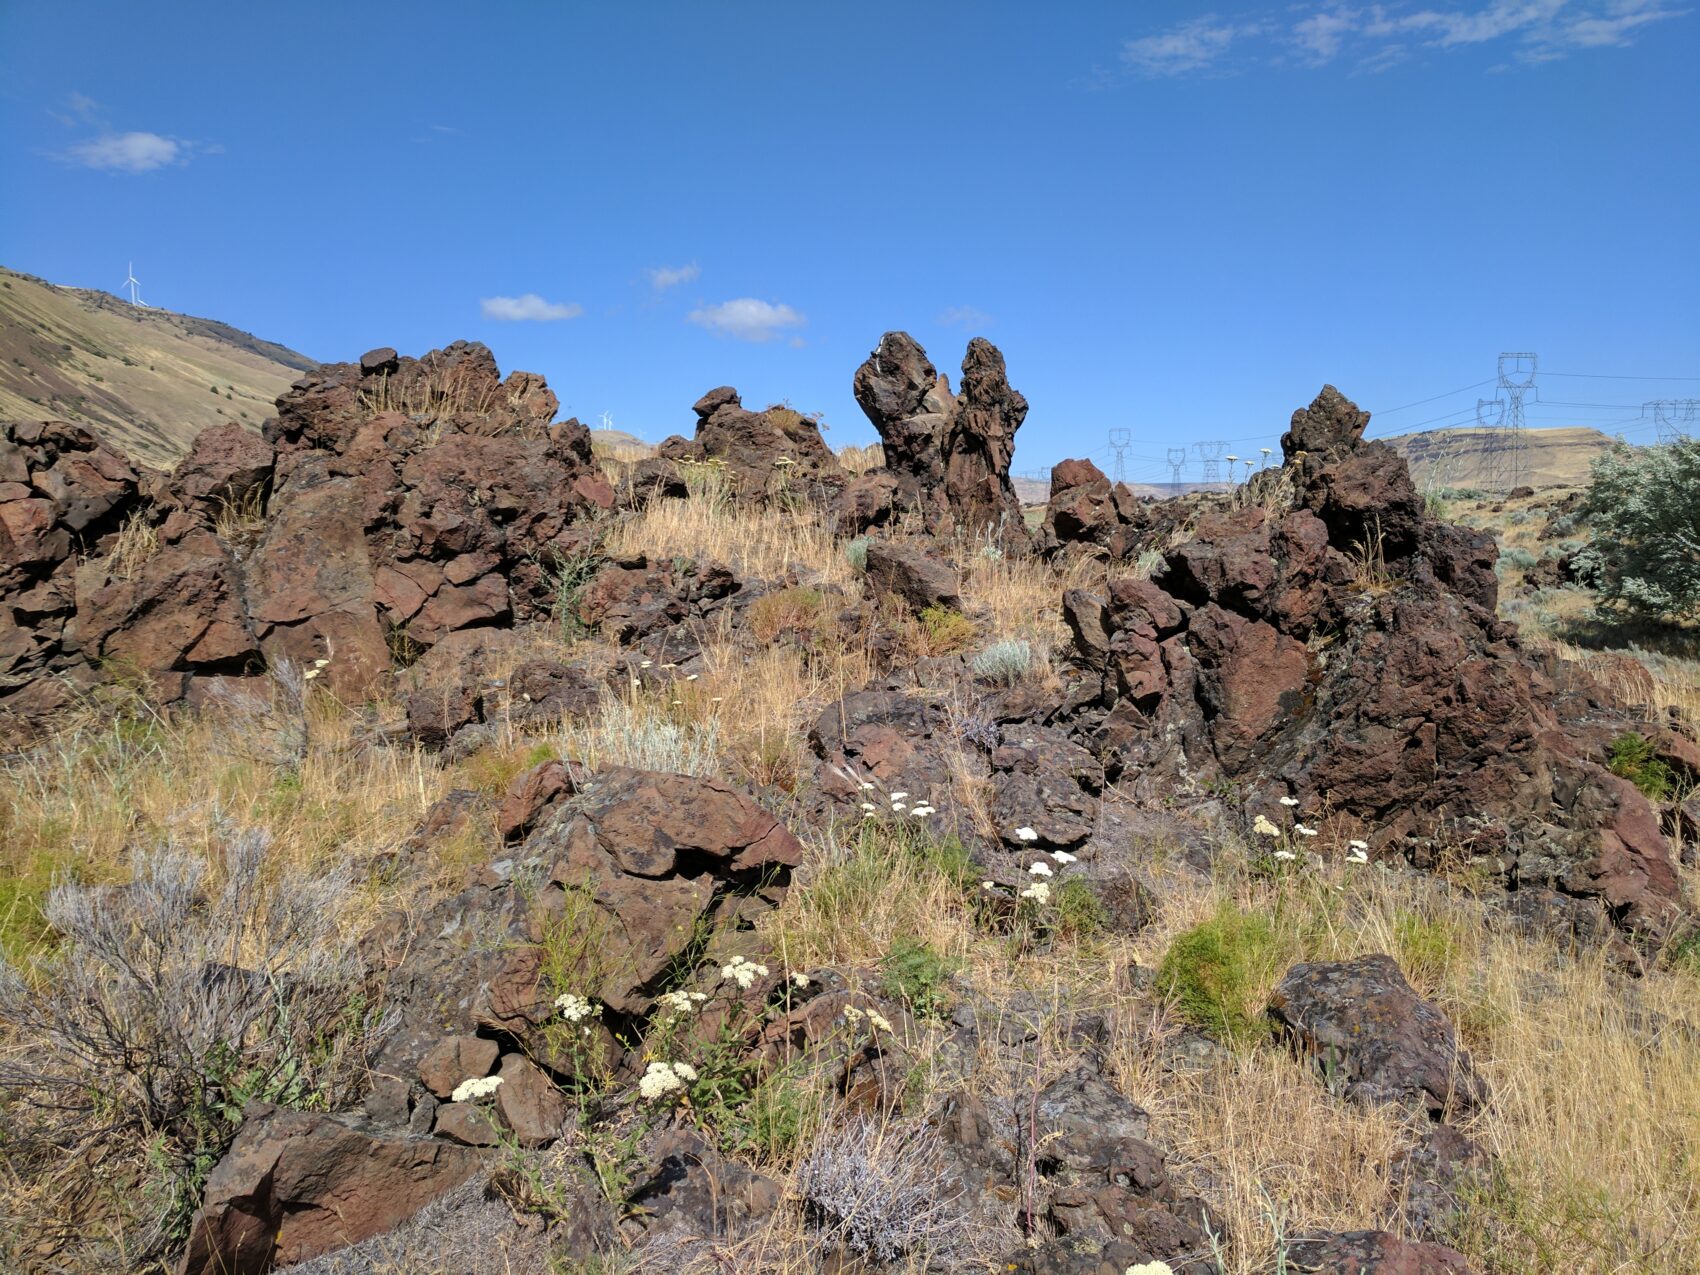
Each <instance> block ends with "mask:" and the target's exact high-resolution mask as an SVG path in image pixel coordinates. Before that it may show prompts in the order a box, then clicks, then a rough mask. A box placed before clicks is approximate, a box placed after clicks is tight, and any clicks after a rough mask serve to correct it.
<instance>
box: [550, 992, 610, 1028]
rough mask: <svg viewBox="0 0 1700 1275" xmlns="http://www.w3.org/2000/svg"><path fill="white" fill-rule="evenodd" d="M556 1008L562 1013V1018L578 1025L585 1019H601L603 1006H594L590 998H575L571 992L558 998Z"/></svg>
mask: <svg viewBox="0 0 1700 1275" xmlns="http://www.w3.org/2000/svg"><path fill="white" fill-rule="evenodd" d="M555 1008H556V1009H558V1010H560V1011H561V1017H562V1018H564V1019H566V1020H567V1021H568V1022H569V1023H576V1022H579V1021H580V1020H581V1019H585V1018H599V1017H601V1015H602V1006H600V1005H592V1004H591V1003H590V1001H589V999H588V998H586V997H583V996H575V995H573V994H572V993H571V992H568V993H567V994H566V995H564V996H557V997H556V998H555Z"/></svg>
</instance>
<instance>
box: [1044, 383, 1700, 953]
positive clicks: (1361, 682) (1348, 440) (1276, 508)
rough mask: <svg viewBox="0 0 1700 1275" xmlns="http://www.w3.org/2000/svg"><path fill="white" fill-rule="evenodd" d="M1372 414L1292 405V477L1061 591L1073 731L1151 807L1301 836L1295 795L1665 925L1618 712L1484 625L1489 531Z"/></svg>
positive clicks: (1205, 502) (1379, 844)
mask: <svg viewBox="0 0 1700 1275" xmlns="http://www.w3.org/2000/svg"><path fill="white" fill-rule="evenodd" d="M1367 420H1368V417H1367V415H1366V414H1365V413H1363V412H1361V411H1359V410H1358V409H1357V408H1355V407H1354V406H1353V405H1352V404H1351V403H1350V402H1349V401H1348V400H1346V399H1345V398H1344V397H1343V396H1342V395H1340V394H1339V392H1338V391H1336V390H1334V389H1333V388H1332V387H1327V388H1325V389H1324V390H1323V392H1322V393H1321V394H1320V395H1319V396H1318V397H1317V399H1316V401H1315V402H1314V403H1312V404H1311V406H1310V407H1309V408H1308V409H1304V410H1301V411H1299V412H1296V413H1294V417H1293V423H1292V428H1291V429H1290V430H1289V431H1288V433H1287V435H1286V440H1285V446H1286V464H1285V467H1284V468H1283V469H1281V470H1269V471H1267V472H1265V473H1259V474H1256V475H1253V477H1252V478H1251V479H1250V480H1249V481H1248V482H1247V483H1246V484H1245V485H1243V486H1242V487H1241V488H1240V491H1239V493H1238V494H1237V495H1236V496H1235V497H1234V498H1233V499H1228V498H1224V497H1220V496H1217V497H1207V498H1203V499H1195V500H1193V501H1191V502H1190V503H1189V504H1188V508H1189V509H1190V510H1191V511H1192V512H1191V517H1190V526H1191V530H1190V534H1185V533H1182V537H1183V538H1180V539H1179V541H1178V543H1176V537H1175V534H1174V529H1173V528H1170V527H1167V526H1164V527H1162V528H1160V529H1159V531H1160V534H1157V535H1155V536H1153V537H1152V539H1151V540H1150V541H1147V543H1152V542H1155V543H1158V544H1162V545H1170V544H1172V546H1173V547H1170V548H1167V549H1166V550H1165V552H1164V553H1163V561H1162V565H1161V567H1160V569H1159V571H1158V573H1157V574H1156V576H1155V577H1154V578H1153V579H1152V580H1143V581H1141V580H1132V579H1121V580H1117V581H1115V582H1113V583H1112V585H1111V586H1110V587H1109V588H1108V589H1107V590H1103V591H1099V592H1095V593H1087V592H1073V593H1070V594H1068V595H1066V596H1065V598H1064V606H1063V609H1064V617H1065V619H1066V620H1067V621H1068V623H1069V626H1070V628H1071V629H1072V631H1073V633H1074V635H1075V643H1074V652H1075V658H1076V660H1077V661H1078V663H1079V665H1080V666H1081V668H1082V669H1083V670H1084V673H1085V676H1086V679H1087V680H1086V682H1085V684H1084V686H1083V687H1082V688H1081V689H1080V691H1079V692H1078V694H1080V695H1083V696H1085V697H1088V698H1091V699H1094V700H1095V706H1093V707H1090V708H1087V709H1085V710H1083V711H1082V713H1081V714H1080V715H1079V716H1078V717H1077V718H1076V720H1075V722H1074V727H1073V728H1074V731H1075V733H1076V734H1077V735H1079V736H1081V737H1083V738H1089V739H1090V740H1091V741H1092V744H1093V747H1094V749H1095V751H1097V752H1098V753H1099V755H1100V756H1101V758H1102V759H1103V760H1104V763H1105V766H1106V769H1107V770H1108V771H1109V772H1110V775H1111V778H1112V779H1114V778H1116V777H1117V776H1118V775H1125V776H1126V777H1127V782H1128V784H1129V785H1130V786H1131V788H1132V789H1133V790H1134V791H1135V792H1137V793H1140V794H1142V795H1144V796H1147V797H1149V798H1151V799H1153V800H1155V799H1158V798H1160V797H1161V796H1162V795H1164V794H1165V793H1166V792H1169V791H1172V789H1173V786H1174V784H1175V783H1177V782H1193V783H1200V782H1209V781H1213V780H1226V781H1229V782H1233V783H1235V784H1237V785H1239V786H1240V787H1241V788H1242V789H1243V790H1244V791H1245V792H1247V793H1248V794H1250V795H1251V797H1250V801H1249V803H1248V811H1247V817H1248V818H1249V817H1250V816H1252V815H1255V814H1263V815H1264V816H1265V817H1267V818H1270V819H1274V820H1276V821H1277V822H1280V821H1283V820H1284V821H1285V822H1286V823H1291V822H1293V818H1294V815H1293V812H1292V811H1289V810H1288V809H1287V808H1285V807H1283V806H1281V805H1279V804H1277V802H1276V798H1277V797H1280V796H1290V797H1291V798H1293V799H1294V800H1296V801H1297V802H1298V806H1297V808H1296V810H1297V814H1298V817H1299V818H1301V819H1302V818H1305V817H1307V816H1310V815H1312V813H1313V812H1315V813H1316V814H1317V815H1320V812H1321V811H1322V810H1323V809H1324V808H1326V809H1327V810H1328V811H1329V812H1330V815H1329V821H1328V824H1329V826H1328V828H1327V829H1326V831H1327V833H1328V835H1329V836H1330V838H1331V839H1334V840H1337V841H1338V842H1339V843H1340V846H1341V848H1342V850H1343V843H1344V842H1345V840H1346V839H1348V838H1361V839H1363V840H1366V841H1367V842H1369V843H1370V845H1371V847H1372V853H1373V854H1374V855H1376V856H1378V857H1390V856H1400V857H1404V858H1407V859H1409V860H1410V861H1411V862H1413V863H1414V864H1416V865H1417V866H1420V867H1426V866H1429V865H1431V864H1433V863H1434V862H1436V861H1437V859H1438V858H1439V857H1441V856H1442V855H1446V854H1461V855H1464V856H1467V857H1470V858H1474V859H1476V860H1478V861H1480V862H1482V863H1484V864H1486V865H1488V866H1490V867H1491V868H1493V869H1494V870H1496V871H1497V873H1498V875H1499V876H1500V877H1501V879H1502V880H1504V881H1505V882H1506V883H1507V885H1509V886H1512V887H1514V888H1530V887H1545V888H1549V889H1553V890H1556V891H1558V892H1560V893H1561V894H1563V895H1564V896H1566V897H1568V898H1570V899H1572V900H1575V901H1578V902H1577V924H1578V925H1585V924H1586V921H1585V918H1584V913H1586V911H1587V910H1588V909H1589V908H1590V907H1595V906H1598V905H1600V904H1603V905H1604V907H1605V908H1606V910H1607V912H1608V913H1609V915H1610V916H1611V917H1612V919H1613V920H1614V921H1616V922H1617V924H1619V925H1620V926H1622V927H1623V928H1625V929H1631V930H1637V931H1640V932H1643V933H1646V934H1658V933H1661V932H1663V930H1664V928H1665V927H1666V925H1667V924H1668V921H1669V919H1670V917H1671V915H1672V914H1673V912H1674V911H1675V910H1676V908H1677V906H1678V901H1679V897H1680V896H1679V891H1678V886H1677V880H1676V874H1675V870H1674V868H1673V866H1672V863H1671V858H1670V852H1669V847H1668V846H1667V844H1666V842H1665V840H1664V838H1663V836H1662V835H1661V833H1660V831H1659V827H1658V819H1657V816H1656V814H1655V812H1654V811H1653V809H1652V807H1651V806H1650V805H1649V804H1648V802H1647V801H1646V799H1645V798H1644V797H1642V796H1641V794H1640V793H1639V792H1637V791H1636V790H1635V789H1634V787H1633V786H1632V785H1630V784H1629V783H1628V782H1627V781H1625V780H1622V779H1619V778H1618V777H1617V776H1615V775H1613V774H1611V773H1610V772H1609V771H1608V770H1607V769H1606V768H1605V766H1604V765H1603V764H1602V763H1603V762H1604V760H1605V758H1604V755H1603V752H1602V751H1601V747H1600V745H1599V744H1598V742H1597V741H1598V739H1599V727H1598V726H1597V725H1588V724H1587V723H1586V722H1585V721H1584V718H1585V717H1586V718H1588V719H1589V720H1592V721H1594V722H1596V723H1598V722H1604V723H1606V724H1607V725H1606V729H1607V730H1611V729H1613V727H1612V726H1611V725H1610V723H1611V722H1612V721H1614V720H1617V721H1620V722H1621V721H1622V720H1625V719H1623V718H1622V715H1621V710H1616V709H1615V706H1613V705H1612V704H1611V701H1610V697H1609V696H1608V695H1607V694H1606V693H1605V692H1604V691H1603V690H1600V689H1599V688H1597V687H1595V688H1593V690H1592V691H1591V692H1590V693H1588V694H1585V695H1584V694H1579V693H1574V692H1570V693H1567V694H1565V695H1558V694H1556V693H1555V688H1554V684H1553V682H1552V680H1551V678H1550V676H1549V673H1548V671H1547V668H1546V666H1545V665H1544V664H1543V662H1542V661H1539V660H1536V659H1534V658H1532V657H1531V656H1530V655H1529V654H1528V653H1527V652H1526V651H1525V650H1524V649H1523V647H1522V646H1521V645H1520V643H1519V642H1518V640H1517V634H1516V630H1515V628H1514V627H1513V626H1511V625H1509V624H1506V623H1504V622H1502V621H1501V620H1499V619H1498V618H1497V616H1496V615H1495V613H1494V606H1495V602H1496V598H1497V585H1496V581H1495V577H1494V572H1493V565H1494V561H1495V559H1496V556H1497V554H1496V551H1495V546H1494V543H1493V540H1492V538H1491V537H1489V536H1487V535H1484V534H1482V533H1478V532H1472V531H1468V530H1466V529H1464V528H1460V527H1454V526H1449V525H1446V524H1443V523H1440V522H1438V521H1436V520H1434V519H1432V518H1430V517H1428V516H1427V515H1426V514H1425V512H1424V508H1423V501H1422V499H1421V497H1420V495H1419V494H1418V493H1417V491H1416V489H1415V487H1414V486H1413V485H1412V483H1411V480H1410V475H1409V472H1408V471H1407V469H1406V466H1405V462H1404V461H1403V460H1402V459H1401V458H1400V457H1399V456H1398V454H1397V453H1395V452H1394V451H1392V450H1391V449H1390V448H1389V447H1387V446H1386V445H1385V444H1382V443H1366V442H1364V441H1363V440H1362V432H1363V428H1364V425H1365V423H1366V422H1367ZM1087 479H1088V481H1089V480H1090V475H1087ZM1168 503H1170V504H1176V505H1178V504H1181V503H1183V502H1168ZM1575 676H1580V675H1579V674H1578V675H1575ZM1584 680H1585V679H1584ZM1071 702H1072V701H1071ZM1584 705H1586V706H1587V707H1586V708H1584V707H1583V706H1584ZM1615 729H1622V726H1621V725H1619V726H1617V727H1616V728H1615ZM1324 844H1326V843H1324Z"/></svg>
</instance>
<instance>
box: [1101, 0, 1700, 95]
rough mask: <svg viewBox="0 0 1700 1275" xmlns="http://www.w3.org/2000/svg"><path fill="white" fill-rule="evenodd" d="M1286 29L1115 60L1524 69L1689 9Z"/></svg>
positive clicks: (1195, 31) (1138, 49)
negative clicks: (1505, 64) (1423, 60)
mask: <svg viewBox="0 0 1700 1275" xmlns="http://www.w3.org/2000/svg"><path fill="white" fill-rule="evenodd" d="M1300 13H1301V15H1302V16H1299V17H1297V19H1296V20H1293V21H1291V22H1290V23H1289V24H1288V25H1285V26H1278V25H1276V24H1273V23H1254V24H1235V23H1232V22H1228V21H1225V20H1223V19H1220V18H1217V17H1216V16H1215V15H1214V14H1208V15H1206V16H1204V17H1201V18H1193V19H1191V20H1189V21H1187V22H1182V23H1180V24H1179V25H1177V26H1174V27H1171V28H1169V29H1168V30H1166V31H1161V32H1158V33H1156V34H1154V35H1148V36H1143V37H1141V38H1139V39H1136V40H1129V41H1127V42H1126V43H1125V44H1124V45H1123V46H1122V60H1123V62H1124V63H1126V64H1127V65H1128V66H1129V67H1131V68H1132V69H1133V70H1134V72H1135V73H1136V74H1140V75H1143V76H1148V77H1150V76H1178V75H1188V74H1193V73H1197V72H1208V71H1211V70H1214V69H1219V68H1220V65H1221V64H1222V63H1223V61H1224V60H1225V59H1226V58H1227V56H1228V55H1229V54H1230V53H1232V54H1234V55H1235V58H1236V60H1237V61H1240V62H1242V63H1243V62H1246V61H1254V62H1260V63H1263V64H1264V65H1270V66H1273V65H1278V64H1287V65H1290V64H1291V63H1292V62H1293V60H1294V58H1295V56H1296V58H1297V60H1298V61H1299V62H1301V63H1302V64H1304V65H1307V66H1312V67H1320V66H1323V65H1326V64H1328V63H1331V62H1334V61H1335V60H1336V59H1338V58H1341V57H1342V56H1344V57H1349V58H1350V59H1351V63H1352V67H1353V69H1354V70H1358V71H1377V70H1384V69H1386V68H1387V67H1389V66H1392V65H1395V64H1396V63H1398V62H1401V61H1403V60H1404V59H1406V58H1407V57H1409V56H1410V55H1411V54H1412V53H1414V52H1417V51H1420V50H1424V49H1429V50H1440V51H1445V50H1455V49H1466V48H1473V47H1479V46H1483V45H1487V44H1491V43H1493V42H1495V41H1505V42H1508V43H1510V44H1511V45H1512V48H1513V51H1514V55H1515V57H1516V59H1517V60H1518V61H1520V62H1523V63H1528V64H1538V63H1541V62H1551V61H1555V60H1557V59H1558V58H1562V57H1565V56H1567V55H1569V54H1571V53H1574V52H1576V51H1578V50H1584V49H1600V48H1613V47H1622V46H1624V45H1627V44H1629V43H1631V41H1632V38H1633V36H1634V35H1635V34H1636V33H1637V32H1638V31H1639V30H1640V29H1641V28H1644V27H1646V26H1648V25H1649V24H1651V23H1654V22H1663V21H1667V20H1669V19H1673V18H1678V17H1682V16H1684V15H1685V14H1686V13H1687V10H1684V9H1676V8H1671V7H1668V6H1667V5H1666V4H1665V3H1664V2H1663V0H1486V2H1485V3H1474V4H1461V5H1456V6H1451V7H1446V8H1435V7H1419V6H1418V5H1416V4H1415V3H1409V2H1407V3H1394V4H1368V5H1362V6H1353V5H1351V4H1344V3H1332V4H1325V5H1321V6H1319V7H1316V8H1314V9H1311V10H1309V11H1305V10H1303V9H1301V10H1300Z"/></svg>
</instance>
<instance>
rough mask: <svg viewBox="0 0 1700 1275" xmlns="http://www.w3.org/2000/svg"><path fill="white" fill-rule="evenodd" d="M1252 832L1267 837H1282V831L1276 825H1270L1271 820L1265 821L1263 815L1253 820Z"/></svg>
mask: <svg viewBox="0 0 1700 1275" xmlns="http://www.w3.org/2000/svg"><path fill="white" fill-rule="evenodd" d="M1251 830H1252V831H1253V832H1255V833H1258V834H1260V835H1262V836H1265V837H1278V836H1280V835H1281V830H1280V829H1279V828H1277V827H1276V826H1275V825H1274V824H1272V823H1270V822H1269V820H1267V819H1265V818H1264V817H1263V816H1262V815H1259V816H1258V817H1257V818H1256V819H1254V820H1252V822H1251Z"/></svg>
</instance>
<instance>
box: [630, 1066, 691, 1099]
mask: <svg viewBox="0 0 1700 1275" xmlns="http://www.w3.org/2000/svg"><path fill="white" fill-rule="evenodd" d="M684 1087H685V1082H684V1079H683V1077H681V1076H680V1075H679V1074H678V1072H677V1071H676V1070H675V1069H674V1064H672V1063H664V1062H652V1063H650V1064H649V1069H648V1070H647V1071H645V1072H644V1073H643V1075H642V1076H641V1077H639V1078H638V1093H640V1094H642V1095H643V1096H644V1097H645V1098H647V1099H648V1100H649V1101H650V1102H655V1101H657V1100H658V1099H661V1098H665V1097H666V1096H667V1095H668V1094H670V1093H678V1092H679V1091H680V1090H681V1089H683V1088H684Z"/></svg>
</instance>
